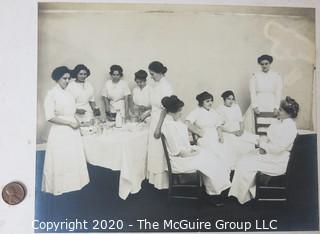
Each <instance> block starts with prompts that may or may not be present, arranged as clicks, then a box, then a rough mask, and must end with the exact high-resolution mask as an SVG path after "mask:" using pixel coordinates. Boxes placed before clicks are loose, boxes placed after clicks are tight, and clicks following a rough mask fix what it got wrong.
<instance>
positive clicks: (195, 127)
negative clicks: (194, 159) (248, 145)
mask: <svg viewBox="0 0 320 234" xmlns="http://www.w3.org/2000/svg"><path fill="white" fill-rule="evenodd" d="M196 99H197V101H198V105H199V106H198V107H197V108H196V109H194V110H193V111H191V112H190V113H189V115H188V116H187V117H186V120H185V122H186V124H187V125H188V128H189V130H190V131H191V132H192V133H194V134H196V136H198V137H199V138H198V139H197V144H198V145H199V146H200V147H201V148H205V149H206V150H207V151H209V152H210V153H212V154H215V155H217V156H219V157H220V158H221V159H222V160H223V161H224V162H225V163H226V164H227V165H229V167H230V169H231V161H230V159H231V158H233V157H232V156H231V155H230V154H231V151H230V150H229V149H227V147H226V145H225V144H223V143H224V141H223V134H222V128H221V127H222V124H223V121H222V118H221V117H220V115H219V114H218V113H217V112H216V111H215V110H212V105H213V96H212V94H210V93H208V92H206V91H205V92H202V93H200V94H198V95H197V96H196Z"/></svg>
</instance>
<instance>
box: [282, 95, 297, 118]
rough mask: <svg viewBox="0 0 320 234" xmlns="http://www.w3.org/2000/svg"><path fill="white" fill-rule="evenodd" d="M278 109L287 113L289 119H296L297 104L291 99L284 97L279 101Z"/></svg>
mask: <svg viewBox="0 0 320 234" xmlns="http://www.w3.org/2000/svg"><path fill="white" fill-rule="evenodd" d="M280 107H281V108H282V109H283V110H284V111H285V112H287V113H288V114H289V115H290V117H291V118H296V117H297V116H298V113H299V104H298V103H297V102H296V100H294V99H293V98H291V97H289V96H286V98H285V99H284V100H282V101H281V103H280Z"/></svg>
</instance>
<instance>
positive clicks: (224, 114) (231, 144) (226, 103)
mask: <svg viewBox="0 0 320 234" xmlns="http://www.w3.org/2000/svg"><path fill="white" fill-rule="evenodd" d="M221 97H222V98H223V104H222V105H220V106H219V107H218V108H217V109H216V111H217V113H218V114H219V115H220V116H221V118H222V121H223V124H222V126H221V129H222V132H223V140H224V144H226V145H227V147H228V149H230V150H231V151H232V153H231V155H232V156H234V158H232V159H230V161H231V168H232V169H234V166H235V163H236V162H237V160H238V159H239V158H240V157H241V155H243V154H248V153H249V152H250V151H252V150H254V144H255V140H256V138H257V137H256V135H254V134H252V133H249V132H247V131H244V124H243V118H242V113H241V109H240V107H239V105H238V104H237V103H236V98H235V95H234V93H233V91H231V90H227V91H225V92H223V93H222V95H221Z"/></svg>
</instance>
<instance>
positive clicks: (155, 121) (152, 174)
mask: <svg viewBox="0 0 320 234" xmlns="http://www.w3.org/2000/svg"><path fill="white" fill-rule="evenodd" d="M148 68H149V74H150V76H151V78H152V79H153V80H154V84H153V86H152V89H151V96H150V101H151V120H150V128H149V139H148V158H147V177H148V180H149V183H150V184H153V185H154V187H155V188H157V189H166V188H168V186H169V180H168V174H167V171H166V167H167V165H166V162H165V155H164V151H163V147H162V143H161V140H160V139H159V137H160V132H159V131H160V130H158V129H159V128H158V127H159V126H161V124H162V122H163V120H164V117H165V114H166V112H165V110H164V109H163V107H162V104H161V99H162V98H163V97H165V96H170V95H172V88H171V85H170V84H169V82H168V80H167V79H166V77H165V74H166V72H167V67H165V66H164V65H163V64H162V63H161V62H158V61H153V62H152V63H150V64H149V67H148ZM156 130H157V131H156Z"/></svg>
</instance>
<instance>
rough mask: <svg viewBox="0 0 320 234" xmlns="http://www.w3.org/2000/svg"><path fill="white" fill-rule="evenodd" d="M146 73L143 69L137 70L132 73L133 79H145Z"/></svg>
mask: <svg viewBox="0 0 320 234" xmlns="http://www.w3.org/2000/svg"><path fill="white" fill-rule="evenodd" d="M147 76H148V73H147V72H146V71H145V70H139V71H137V72H136V73H134V79H135V80H143V81H146V80H147Z"/></svg>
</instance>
